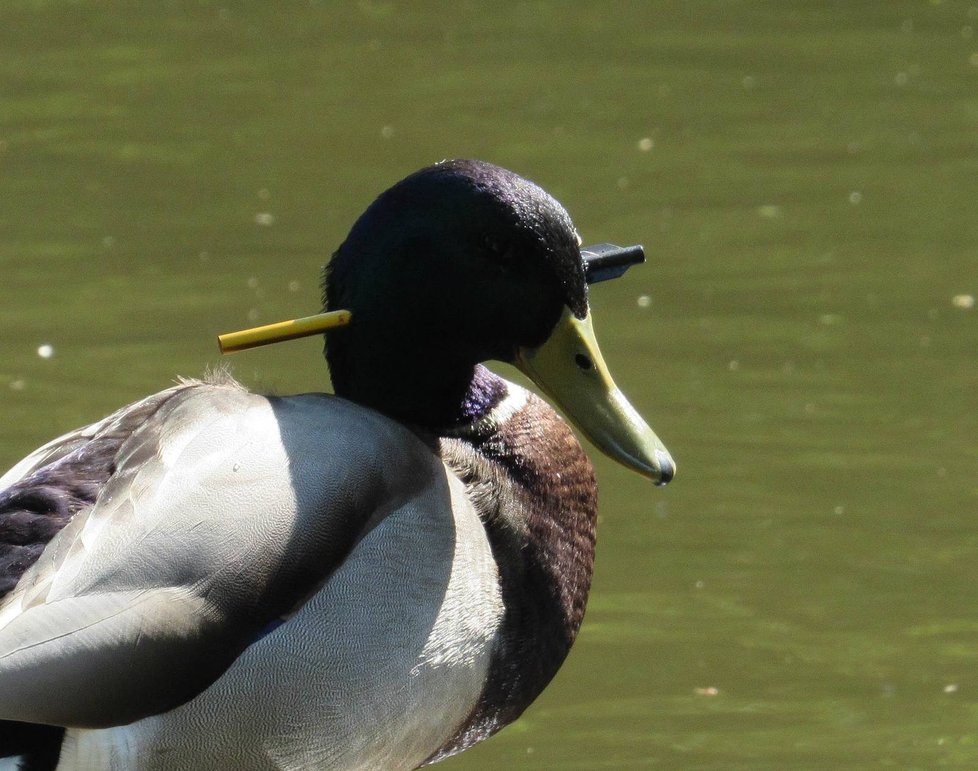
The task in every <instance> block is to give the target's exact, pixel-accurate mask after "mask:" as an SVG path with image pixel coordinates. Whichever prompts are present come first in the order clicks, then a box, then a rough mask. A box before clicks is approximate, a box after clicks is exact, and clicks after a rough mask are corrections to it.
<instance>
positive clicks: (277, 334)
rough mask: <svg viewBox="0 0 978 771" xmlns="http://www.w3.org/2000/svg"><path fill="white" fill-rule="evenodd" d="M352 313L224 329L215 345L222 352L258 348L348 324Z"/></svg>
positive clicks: (317, 315) (322, 314)
mask: <svg viewBox="0 0 978 771" xmlns="http://www.w3.org/2000/svg"><path fill="white" fill-rule="evenodd" d="M352 316H353V314H352V313H350V311H330V312H329V313H317V314H316V315H315V316H305V317H303V318H301V319H292V320H291V321H279V322H277V323H275V324H266V325H265V326H263V327H253V328H252V329H242V330H241V331H240V332H227V333H225V334H223V335H218V336H217V344H218V346H220V348H221V353H232V352H233V351H244V350H246V349H248V348H257V347H258V346H260V345H270V344H272V343H280V342H282V341H283V340H294V339H295V338H297V337H309V336H310V335H318V334H321V333H323V332H325V331H326V330H328V329H334V328H335V327H345V326H346V325H347V324H349V323H350V318H351V317H352Z"/></svg>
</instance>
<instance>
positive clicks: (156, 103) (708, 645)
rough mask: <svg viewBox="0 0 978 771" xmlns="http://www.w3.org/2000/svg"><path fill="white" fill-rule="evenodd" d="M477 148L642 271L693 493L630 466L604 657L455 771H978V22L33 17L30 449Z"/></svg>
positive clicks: (4, 154) (582, 653)
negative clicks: (436, 167)
mask: <svg viewBox="0 0 978 771" xmlns="http://www.w3.org/2000/svg"><path fill="white" fill-rule="evenodd" d="M449 156H473V157H481V158H485V159H487V160H491V161H494V162H496V163H499V164H501V165H504V166H507V167H510V168H513V169H515V170H517V171H519V172H521V173H523V174H525V175H527V176H530V177H531V178H533V179H535V180H537V181H538V182H540V183H541V184H542V185H543V186H544V187H546V188H547V189H549V190H550V191H551V192H553V193H554V194H555V195H556V196H557V197H558V198H560V199H561V200H562V201H563V202H564V203H565V205H566V206H567V207H568V209H569V210H570V211H571V214H572V215H573V216H574V218H575V221H576V223H577V225H578V227H579V229H580V231H581V233H582V234H583V236H584V238H585V240H586V241H591V242H595V241H603V240H609V241H616V242H619V243H631V242H643V243H644V244H645V245H646V248H647V252H648V254H649V257H650V263H649V265H647V266H646V267H644V268H640V269H635V270H633V271H631V272H630V273H629V274H628V277H627V279H626V280H623V281H619V282H616V283H614V284H605V285H601V286H598V287H595V288H594V291H593V294H592V306H593V308H594V313H595V318H596V326H597V331H598V335H599V337H600V338H601V339H602V341H603V347H604V351H605V356H606V358H607V359H608V361H609V364H610V365H611V366H612V369H613V370H614V371H615V373H616V376H617V378H618V380H619V383H620V384H621V385H622V387H623V389H624V390H625V391H626V392H627V393H629V394H630V395H631V396H632V397H633V400H634V401H635V402H636V404H637V405H638V406H639V408H640V409H641V410H642V411H643V412H644V413H645V414H646V415H647V416H648V418H649V419H650V422H651V423H652V424H653V426H654V427H655V428H656V430H657V432H658V433H659V435H660V436H662V437H663V439H664V440H665V441H666V443H667V444H668V445H669V447H670V449H671V450H672V452H673V454H674V455H675V457H676V458H677V460H678V463H679V474H678V476H677V478H676V481H675V482H674V483H673V485H671V486H670V487H669V488H668V489H666V490H653V489H650V488H649V487H648V486H647V484H646V483H643V481H642V480H641V479H640V478H638V477H636V476H632V475H629V474H628V473H627V472H626V471H624V470H623V469H621V468H620V467H617V466H614V465H613V464H611V463H610V462H607V461H604V460H603V459H597V463H598V473H599V478H600V481H601V484H602V521H601V529H600V538H599V554H598V565H597V573H596V576H595V584H594V592H593V595H592V598H591V602H590V606H589V611H588V616H587V619H586V623H585V627H584V629H583V632H582V634H581V637H580V640H579V642H578V644H577V646H576V647H575V649H574V651H573V653H572V655H571V657H570V659H569V660H568V663H567V664H566V666H565V667H564V669H563V670H562V671H561V673H560V675H559V676H558V678H557V679H556V681H555V682H554V683H553V685H552V686H551V687H550V688H549V690H548V691H547V692H546V694H545V695H544V696H543V697H541V699H540V700H539V701H538V702H537V703H536V704H535V705H534V706H533V707H532V708H531V709H530V710H529V711H528V712H527V713H526V715H525V717H524V718H523V719H522V720H521V721H520V722H519V723H517V724H516V725H514V726H512V727H510V728H509V729H507V730H506V731H504V732H503V733H502V734H500V735H499V736H498V737H497V738H495V739H493V740H492V741H490V742H488V743H485V744H483V745H481V746H479V747H477V748H475V749H473V750H471V751H469V752H467V753H465V754H464V755H462V756H460V757H459V758H457V759H454V760H452V761H449V762H446V763H445V764H444V766H443V767H444V768H446V769H449V768H454V769H458V770H459V771H461V770H462V769H488V768H502V767H510V768H512V767H515V768H526V769H571V768H575V769H591V768H646V767H658V768H696V769H734V768H737V769H765V768H767V769H781V768H840V767H847V768H876V767H894V768H934V767H940V766H945V767H961V768H974V767H978V580H976V579H978V568H976V557H978V526H976V519H978V474H976V470H978V418H976V411H978V410H976V408H978V388H976V386H978V368H976V352H978V308H975V307H969V305H970V304H971V303H973V300H969V298H973V297H974V296H975V295H978V215H976V209H978V4H976V3H974V2H953V1H951V0H946V1H945V2H940V1H939V0H933V1H932V2H924V1H920V2H917V1H915V2H910V1H909V0H888V1H887V2H883V1H882V0H880V1H879V2H841V1H837V2H820V3H814V2H801V1H800V0H794V1H789V0H778V2H748V1H746V0H742V1H733V0H731V1H730V2H665V1H664V0H656V1H654V2H647V3H638V2H635V3H620V2H590V3H587V4H584V3H576V4H571V3H560V2H536V3H509V2H501V3H495V4H492V5H489V4H477V3H428V2H426V3H418V2H414V3H403V2H402V3H398V2H379V1H377V2H372V1H370V0H363V1H362V2H359V3H353V4H346V3H344V4H340V3H326V2H322V3H316V2H307V3H299V2H294V3H293V2H288V3H279V4H271V3H259V2H229V3H227V4H226V5H221V4H218V3H212V2H199V3H190V2H161V3H152V4H151V3H122V2H99V3H96V2H94V0H76V1H75V2H67V1H55V0H51V1H50V2H44V1H43V0H35V1H34V2H25V1H24V0H5V2H4V3H3V4H2V6H0V271H2V272H0V300H2V302H0V329H2V333H0V352H2V355H0V415H2V418H0V465H9V464H10V463H12V462H13V461H15V460H16V459H18V458H19V457H20V456H21V455H23V454H24V453H26V452H27V451H29V450H30V449H32V448H33V447H35V446H37V445H38V444H40V443H41V442H43V441H45V440H46V439H48V438H50V437H52V436H54V435H56V434H57V433H59V432H62V431H64V430H66V429H68V428H71V427H74V426H76V425H79V424H82V423H85V422H88V421H91V420H93V419H96V418H98V417H100V416H101V415H103V414H104V413H106V412H107V411H109V410H112V409H114V408H115V407H117V406H119V405H120V404H123V403H126V402H128V401H131V400H133V399H135V398H137V397H139V396H141V395H143V394H145V393H148V392H151V391H154V390H158V389H160V388H163V387H166V386H167V385H168V384H169V383H170V382H171V381H172V379H173V378H174V377H175V376H176V375H179V374H184V375H196V374H199V373H201V372H202V371H203V370H204V369H205V368H206V367H208V366H211V365H215V364H216V363H217V362H218V356H217V354H216V349H215V345H214V341H213V335H214V334H215V333H216V332H219V331H227V330H230V329H235V328H239V327H241V326H246V325H250V324H251V323H252V322H255V323H258V322H265V321H272V320H277V319H279V318H285V317H291V316H295V315H300V314H304V313H307V312H310V311H313V310H315V309H316V308H317V304H318V299H317V296H318V288H317V282H318V278H317V271H318V269H319V266H320V265H321V264H322V262H323V261H324V260H325V259H326V257H327V256H328V254H329V252H330V251H331V249H333V248H334V247H335V246H336V245H337V244H338V243H339V242H340V241H341V240H342V238H343V236H344V235H345V232H346V229H347V228H348V227H349V225H350V224H351V223H352V221H353V219H354V218H355V217H356V215H357V214H358V213H359V211H360V210H362V208H363V207H364V206H365V205H366V204H367V203H368V202H369V201H370V200H371V199H372V197H373V196H374V195H376V193H378V192H379V191H380V190H382V189H383V188H384V187H386V186H387V185H389V184H391V183H392V182H393V181H395V180H397V179H399V178H400V177H402V176H404V175H405V174H407V173H408V172H410V171H412V170H414V169H415V168H418V167H420V166H422V165H425V164H427V163H430V162H432V161H434V160H438V159H440V158H443V157H449ZM42 345H50V346H52V347H53V355H52V356H50V358H43V357H41V356H39V355H38V348H39V346H42ZM319 347H320V346H319V343H318V342H317V341H302V342H295V343H291V344H289V345H283V346H278V347H276V348H274V349H269V350H264V351H255V352H252V353H247V354H239V355H238V356H237V357H236V358H235V359H234V361H233V365H234V370H235V372H236V374H237V375H238V376H239V377H240V378H241V379H243V380H244V381H246V382H247V383H249V384H251V385H254V386H256V387H261V388H271V389H274V390H276V391H279V392H291V391H302V390H311V389H322V388H324V387H325V384H326V381H325V373H324V368H323V366H322V364H321V359H320V357H319Z"/></svg>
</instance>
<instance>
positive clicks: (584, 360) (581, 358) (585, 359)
mask: <svg viewBox="0 0 978 771" xmlns="http://www.w3.org/2000/svg"><path fill="white" fill-rule="evenodd" d="M574 362H575V363H576V364H577V366H578V367H580V368H581V369H583V370H584V371H585V372H587V371H588V370H589V369H591V368H592V367H593V366H594V362H593V361H591V357H590V356H586V355H584V354H583V353H579V354H577V355H576V356H575V357H574Z"/></svg>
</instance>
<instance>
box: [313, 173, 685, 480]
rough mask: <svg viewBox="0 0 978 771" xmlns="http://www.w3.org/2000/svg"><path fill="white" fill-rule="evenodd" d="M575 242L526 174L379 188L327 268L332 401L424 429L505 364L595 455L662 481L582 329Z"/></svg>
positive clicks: (658, 449) (643, 434)
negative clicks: (341, 317) (487, 367)
mask: <svg viewBox="0 0 978 771" xmlns="http://www.w3.org/2000/svg"><path fill="white" fill-rule="evenodd" d="M587 289H588V285H587V281H586V280H585V272H584V262H583V260H582V257H581V250H580V240H579V238H578V235H577V232H576V231H575V229H574V226H573V224H572V222H571V219H570V217H569V216H568V214H567V212H566V211H565V210H564V208H563V207H562V206H561V205H560V204H559V203H558V202H557V201H556V200H555V199H554V198H553V197H551V196H550V195H549V194H547V193H546V192H545V191H544V190H542V189H541V188H540V187H538V186H537V185H535V184H534V183H532V182H530V181H528V180H526V179H523V178H522V177H520V176H518V175H516V174H514V173H512V172H510V171H507V170H505V169H502V168H499V167H498V166H494V165H492V164H489V163H484V162H481V161H446V162H444V163H440V164H436V165H434V166H430V167H428V168H425V169H422V170H421V171H418V172H416V173H414V174H412V175H411V176H409V177H407V178H406V179H404V180H402V181H401V182H399V183H397V184H396V185H394V186H393V187H392V188H390V189H389V190H387V191H386V192H384V193H383V194H381V195H380V197H378V198H377V200H376V201H374V203H373V204H372V205H371V206H370V207H369V208H368V209H367V210H366V212H364V214H363V215H362V216H361V217H360V219H359V220H357V222H356V224H355V225H354V226H353V229H352V230H351V231H350V234H349V236H348V237H347V239H346V240H345V241H344V242H343V244H342V245H341V246H340V248H339V249H338V250H337V252H336V254H335V255H334V257H333V260H332V261H331V262H330V264H329V266H328V267H327V269H326V273H325V278H324V304H325V306H326V308H327V309H328V310H338V309H345V310H348V311H350V312H351V313H352V321H351V323H350V324H349V326H345V327H343V328H340V329H335V330H333V331H331V332H330V333H329V334H328V335H327V342H326V357H327V360H328V362H329V365H330V370H331V373H332V377H333V385H334V387H335V389H336V392H337V394H339V395H340V396H344V397H347V398H350V399H353V400H355V401H357V402H359V403H361V404H364V405H367V406H370V407H373V408H375V409H378V410H380V411H381V412H384V413H385V414H388V415H390V416H391V417H394V418H397V419H399V420H406V421H410V422H414V423H419V424H422V425H427V426H429V427H432V428H442V427H446V426H450V425H452V424H453V423H457V422H458V421H459V419H460V417H461V416H462V405H463V402H464V400H465V397H466V393H467V392H468V389H469V386H470V384H471V382H472V378H473V373H474V371H475V367H476V365H477V364H479V363H480V362H483V361H487V360H490V359H494V360H498V361H503V362H506V363H509V364H513V365H515V366H516V367H518V368H519V369H520V370H521V371H522V372H524V373H525V374H526V375H527V376H528V377H529V378H530V379H531V380H533V382H534V383H536V384H537V385H538V386H539V387H540V388H541V389H542V390H543V391H544V392H546V393H547V394H548V395H549V396H550V397H551V398H552V399H553V400H554V401H555V402H556V403H557V404H558V405H559V406H560V407H561V408H562V409H563V410H564V412H565V413H566V414H567V416H568V417H569V418H570V420H571V421H572V422H573V423H574V424H575V425H576V426H577V427H578V428H579V429H580V430H581V431H582V432H583V433H584V434H585V435H586V436H587V437H588V438H589V439H590V440H591V441H592V442H593V443H594V444H595V445H596V446H597V447H599V448H600V449H601V450H603V451H604V452H605V453H607V454H608V455H610V456H611V457H612V458H614V459H615V460H617V461H619V462H621V463H623V464H624V465H625V466H627V467H629V468H632V469H634V470H636V471H638V472H640V473H642V474H644V475H645V476H648V477H650V478H651V479H653V480H654V481H655V482H656V483H658V484H665V483H666V482H668V481H669V480H670V479H671V478H672V475H673V473H674V470H675V466H674V463H673V461H672V458H671V457H670V455H669V453H668V451H667V450H666V448H665V447H664V445H663V444H662V442H660V441H659V439H658V437H657V436H656V435H655V433H654V432H653V431H652V429H651V428H649V426H648V424H646V422H645V421H644V420H643V419H642V418H641V416H639V414H638V412H636V410H635V409H634V408H633V407H632V406H631V405H630V404H629V403H628V401H627V400H626V399H625V397H624V396H623V395H622V393H621V392H620V391H619V390H618V388H617V387H616V386H615V384H614V382H613V380H612V378H611V376H610V374H609V373H608V369H607V367H606V365H605V363H604V360H603V358H602V356H601V352H600V350H599V349H598V345H597V342H596V340H595V338H594V333H593V331H592V328H591V318H590V313H589V307H588V297H587Z"/></svg>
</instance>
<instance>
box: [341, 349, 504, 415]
mask: <svg viewBox="0 0 978 771" xmlns="http://www.w3.org/2000/svg"><path fill="white" fill-rule="evenodd" d="M353 350H356V354H352V351H353ZM451 351H452V346H451V344H450V343H445V344H444V345H435V344H432V345H428V346H423V347H422V346H419V345H417V344H413V345H403V346H384V348H383V349H382V350H380V349H378V348H371V347H369V346H352V345H351V346H345V345H340V346H332V350H329V351H328V353H327V358H328V360H329V365H330V371H331V373H332V378H333V387H334V389H335V391H336V394H337V395H338V396H342V397H344V398H346V399H350V400H352V401H355V402H357V403H359V404H363V405H364V406H367V407H371V408H373V409H375V410H377V411H379V412H382V413H383V414H385V415H387V416H388V417H391V418H394V419H395V420H398V421H400V422H403V423H409V424H413V425H416V426H420V427H422V428H425V429H427V430H429V431H431V432H432V433H435V434H439V433H442V432H443V431H446V430H452V429H455V428H457V427H458V426H462V425H465V424H467V423H471V422H473V421H476V420H479V419H480V418H481V417H483V416H484V415H485V414H487V413H488V412H489V411H490V410H491V409H492V408H493V407H494V406H495V405H496V404H497V403H498V402H499V400H500V399H501V398H502V397H503V396H504V395H505V390H504V389H502V388H501V386H500V385H499V383H500V381H499V380H498V378H495V377H493V376H491V375H490V373H489V372H488V370H486V369H485V368H484V367H482V366H481V365H479V364H476V363H474V362H473V361H472V360H471V358H467V357H464V356H453V355H452V353H451ZM348 354H349V355H348Z"/></svg>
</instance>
